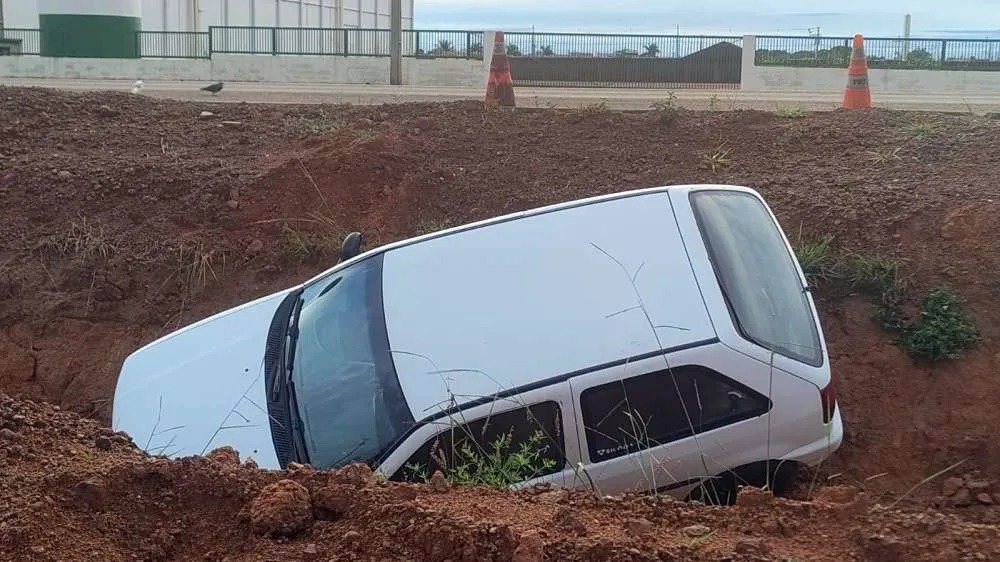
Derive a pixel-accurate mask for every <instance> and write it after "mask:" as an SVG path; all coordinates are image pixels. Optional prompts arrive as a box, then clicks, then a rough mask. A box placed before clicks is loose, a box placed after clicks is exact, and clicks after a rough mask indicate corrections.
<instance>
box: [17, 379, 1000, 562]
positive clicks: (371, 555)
mask: <svg viewBox="0 0 1000 562" xmlns="http://www.w3.org/2000/svg"><path fill="white" fill-rule="evenodd" d="M0 423H2V425H3V429H2V430H0V467H2V470H0V502H3V505H5V506H7V508H6V509H5V510H4V512H3V513H2V514H0V556H2V557H3V559H5V560H134V559H143V560H195V559H199V560H278V559H286V560H330V559H334V560H341V559H344V560H346V559H369V560H390V559H391V560H398V559H407V560H444V559H451V560H470V561H472V560H519V561H523V562H529V561H539V562H540V561H541V560H543V559H549V560H556V559H558V560H636V561H640V560H641V561H647V560H718V559H722V558H725V559H729V560H787V559H789V558H795V559H807V560H844V559H858V558H861V559H878V560H935V561H937V560H960V559H976V557H979V558H980V559H983V558H982V557H986V558H991V557H995V556H1000V530H998V528H997V527H996V526H984V525H973V524H970V523H966V522H963V521H961V520H960V519H958V518H956V517H954V516H949V515H946V514H943V513H937V512H934V511H922V512H907V511H901V510H895V509H889V508H887V507H882V506H878V505H875V504H873V503H872V501H871V498H869V497H867V496H866V495H865V494H863V493H859V492H858V491H857V490H855V489H849V488H831V489H827V490H825V491H824V492H823V494H821V495H820V497H819V498H817V499H816V500H815V501H812V502H795V501H791V500H785V499H780V498H774V497H772V496H770V495H769V494H767V493H766V492H763V491H760V490H752V489H744V490H743V492H742V493H741V495H740V497H739V502H738V505H737V506H736V507H733V508H730V509H719V508H709V507H706V506H702V505H698V504H691V503H684V502H678V501H674V500H671V499H670V498H668V497H644V498H639V497H599V496H596V495H593V494H590V493H587V492H573V493H570V492H567V491H564V490H555V489H549V488H545V487H537V488H532V489H527V490H521V491H500V490H495V489H488V488H470V487H461V486H449V487H446V488H443V489H440V488H439V489H435V488H434V487H432V486H431V485H417V484H405V483H385V482H382V481H380V480H379V479H377V478H376V477H375V476H374V475H373V474H372V473H371V471H370V470H369V469H367V467H364V466H361V465H355V466H349V467H346V468H344V469H342V470H340V471H336V472H317V471H314V470H313V469H311V468H310V467H308V466H295V467H292V468H290V469H289V470H288V471H281V472H274V471H261V470H258V469H256V468H255V467H253V466H252V465H250V464H249V462H247V463H243V464H240V462H239V457H238V455H237V454H234V452H233V451H221V452H217V453H213V454H211V455H208V456H206V457H190V458H184V459H180V460H175V461H170V460H166V459H163V458H156V457H150V456H147V455H145V454H143V453H141V452H139V451H138V450H137V449H135V448H134V446H133V445H132V444H131V442H130V440H129V439H128V438H127V437H126V436H122V435H117V434H114V433H112V432H111V431H109V430H106V429H102V428H101V427H100V426H99V425H98V424H97V423H96V422H94V421H91V420H86V419H80V418H79V417H77V416H76V415H75V414H72V413H67V412H64V411H60V410H59V409H58V408H57V407H54V406H51V405H45V404H34V403H30V402H18V401H15V400H13V399H11V398H8V397H6V396H3V395H0ZM970 557H971V558H970Z"/></svg>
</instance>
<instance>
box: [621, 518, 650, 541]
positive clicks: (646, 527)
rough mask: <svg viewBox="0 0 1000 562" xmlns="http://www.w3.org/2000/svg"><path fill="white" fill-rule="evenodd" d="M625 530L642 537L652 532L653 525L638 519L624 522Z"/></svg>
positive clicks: (647, 520)
mask: <svg viewBox="0 0 1000 562" xmlns="http://www.w3.org/2000/svg"><path fill="white" fill-rule="evenodd" d="M625 528H626V529H627V530H628V532H629V533H631V534H633V535H635V536H639V537H641V536H643V535H645V534H647V533H649V532H650V531H652V530H653V523H652V522H651V521H650V520H649V519H644V518H638V519H628V520H626V521H625Z"/></svg>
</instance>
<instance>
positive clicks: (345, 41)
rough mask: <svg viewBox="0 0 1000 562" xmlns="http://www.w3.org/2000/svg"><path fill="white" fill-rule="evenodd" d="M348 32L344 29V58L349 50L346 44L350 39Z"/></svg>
mask: <svg viewBox="0 0 1000 562" xmlns="http://www.w3.org/2000/svg"><path fill="white" fill-rule="evenodd" d="M348 31H350V30H349V29H348V28H346V27H345V28H344V56H345V57H346V56H347V53H348V51H349V49H348V42H349V41H350V39H351V37H350V34H349V33H348Z"/></svg>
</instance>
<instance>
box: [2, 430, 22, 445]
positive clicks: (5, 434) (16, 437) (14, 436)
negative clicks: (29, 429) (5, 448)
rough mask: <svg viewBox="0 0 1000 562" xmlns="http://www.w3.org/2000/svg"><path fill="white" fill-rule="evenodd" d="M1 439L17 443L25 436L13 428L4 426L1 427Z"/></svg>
mask: <svg viewBox="0 0 1000 562" xmlns="http://www.w3.org/2000/svg"><path fill="white" fill-rule="evenodd" d="M0 439H2V440H4V441H9V442H11V443H15V442H17V441H20V440H22V439H24V437H22V436H21V434H20V433H16V432H14V431H13V430H11V429H7V428H4V429H0Z"/></svg>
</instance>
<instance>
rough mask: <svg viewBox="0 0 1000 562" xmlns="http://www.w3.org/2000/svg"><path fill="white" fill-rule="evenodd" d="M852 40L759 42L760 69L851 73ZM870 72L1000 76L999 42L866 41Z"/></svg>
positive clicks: (771, 38)
mask: <svg viewBox="0 0 1000 562" xmlns="http://www.w3.org/2000/svg"><path fill="white" fill-rule="evenodd" d="M851 43H852V38H850V37H784V36H759V37H757V52H756V53H755V55H754V60H755V62H756V64H757V65H758V66H807V67H819V68H846V67H847V65H848V63H849V62H850V59H851ZM865 56H866V58H867V59H868V66H869V67H871V68H892V69H913V70H986V71H990V70H992V71H1000V40H997V39H901V38H890V39H886V38H878V37H876V38H865Z"/></svg>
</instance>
